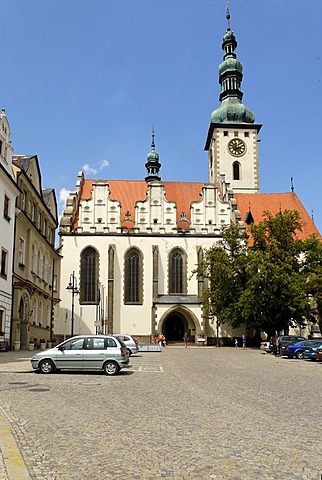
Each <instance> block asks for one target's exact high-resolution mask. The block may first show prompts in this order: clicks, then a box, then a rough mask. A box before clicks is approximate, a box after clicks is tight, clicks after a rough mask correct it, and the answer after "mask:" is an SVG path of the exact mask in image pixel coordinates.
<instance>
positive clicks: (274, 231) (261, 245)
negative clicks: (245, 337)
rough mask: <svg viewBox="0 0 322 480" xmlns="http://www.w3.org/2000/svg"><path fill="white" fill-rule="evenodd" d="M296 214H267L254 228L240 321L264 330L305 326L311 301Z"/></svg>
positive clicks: (241, 297)
mask: <svg viewBox="0 0 322 480" xmlns="http://www.w3.org/2000/svg"><path fill="white" fill-rule="evenodd" d="M301 228H302V227H301V221H300V215H299V213H298V212H297V211H289V210H285V211H284V212H283V213H282V212H281V213H279V214H277V215H275V216H273V215H271V214H270V213H269V212H265V214H264V219H263V221H262V222H260V223H259V224H258V225H254V224H253V225H251V227H250V232H251V234H252V238H253V245H252V246H251V247H250V252H249V255H248V262H247V285H246V288H245V289H244V291H243V293H242V295H241V296H240V299H239V302H238V307H237V308H238V310H239V311H240V318H241V322H244V323H246V324H247V325H249V326H252V327H255V328H259V329H261V330H264V331H265V332H266V333H267V334H268V335H271V334H273V333H274V332H275V331H278V332H280V331H282V330H284V333H287V331H288V329H289V327H295V326H298V327H300V328H301V327H304V326H305V324H306V323H305V322H306V319H307V318H308V316H309V310H310V305H309V299H308V297H307V294H306V288H305V280H304V277H303V275H301V273H300V269H301V261H300V252H301V251H302V250H303V242H301V241H300V240H298V239H297V238H296V232H297V231H299V230H301Z"/></svg>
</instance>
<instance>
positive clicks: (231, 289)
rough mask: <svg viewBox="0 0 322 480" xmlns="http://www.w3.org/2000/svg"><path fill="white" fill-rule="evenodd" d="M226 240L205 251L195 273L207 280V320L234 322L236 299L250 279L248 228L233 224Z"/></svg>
mask: <svg viewBox="0 0 322 480" xmlns="http://www.w3.org/2000/svg"><path fill="white" fill-rule="evenodd" d="M222 236H223V238H222V240H221V241H219V242H218V243H217V244H216V245H214V246H213V247H211V248H210V249H208V250H206V251H205V252H204V258H203V261H202V262H201V263H200V264H199V265H198V267H197V269H196V270H194V272H193V274H196V275H197V276H198V277H201V278H204V279H205V280H206V288H205V290H204V293H203V307H204V314H205V316H206V317H208V318H210V317H215V316H216V317H217V319H218V320H219V322H220V323H226V322H228V323H233V321H234V318H235V315H236V311H235V308H234V307H235V305H236V300H237V299H238V298H239V296H240V294H241V292H242V290H243V288H244V285H243V284H244V282H245V279H246V276H245V275H246V274H245V270H246V261H247V238H246V234H245V231H244V229H241V228H240V227H239V226H238V225H230V226H229V227H224V228H223V230H222Z"/></svg>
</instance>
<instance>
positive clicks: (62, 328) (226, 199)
mask: <svg viewBox="0 0 322 480" xmlns="http://www.w3.org/2000/svg"><path fill="white" fill-rule="evenodd" d="M227 20H228V28H227V31H226V33H225V35H224V38H223V44H222V48H223V51H224V58H223V62H222V64H221V65H220V66H219V81H220V84H221V93H220V97H219V100H220V106H219V108H218V109H216V110H215V111H214V112H213V113H212V115H211V121H210V124H209V129H208V135H207V139H206V145H205V149H206V150H207V151H208V172H209V178H208V183H202V182H199V183H198V182H167V181H162V179H161V176H160V168H161V163H160V158H159V155H158V154H157V152H156V147H155V139H154V133H153V135H152V144H151V151H150V153H149V154H148V156H147V161H146V163H145V167H146V177H145V179H142V180H132V181H125V180H104V179H99V180H95V179H86V178H85V176H84V173H83V172H80V173H79V174H78V177H77V182H76V187H75V190H74V191H73V192H71V193H70V195H69V197H68V199H67V203H66V207H65V210H64V213H63V216H62V218H61V221H60V228H59V236H60V246H59V249H58V252H59V254H60V255H61V257H62V260H61V276H60V286H61V290H60V299H61V301H60V304H59V305H58V306H56V307H55V308H56V311H55V324H54V332H55V334H56V335H57V336H59V338H60V339H61V338H65V337H67V336H70V335H72V334H81V333H95V332H102V333H128V334H132V335H134V336H136V337H137V338H138V339H140V340H141V341H151V340H153V338H154V337H155V336H156V335H157V334H158V333H160V332H163V333H164V335H165V336H166V338H167V339H168V340H170V341H171V340H172V341H181V340H182V337H183V335H184V333H185V332H188V333H189V335H190V339H191V341H195V342H197V340H198V338H205V339H206V341H207V342H208V344H212V343H215V340H216V338H217V337H218V336H219V337H220V338H221V339H228V338H230V337H231V336H232V335H237V336H238V335H241V334H242V333H248V332H244V331H242V330H239V331H234V332H232V331H231V329H230V327H227V326H225V325H222V326H218V325H217V324H216V320H215V319H214V318H206V317H205V316H204V312H203V308H202V292H203V289H204V281H203V279H199V278H197V277H196V276H192V275H191V274H192V271H193V270H194V269H195V268H196V266H197V264H198V262H200V261H201V260H202V258H203V252H204V250H205V249H208V248H210V247H211V246H213V245H214V243H216V242H218V241H219V240H220V239H221V238H222V237H221V232H222V227H223V226H226V225H229V224H231V223H236V222H239V224H240V226H241V227H242V228H246V224H245V218H246V215H247V213H248V212H249V211H251V213H252V217H256V216H257V218H255V221H256V220H257V221H260V220H261V213H262V212H263V210H265V209H267V210H270V209H271V208H274V206H275V205H276V212H277V211H278V210H279V209H282V210H284V209H297V210H299V211H300V213H301V216H302V220H303V222H304V233H303V234H304V235H306V236H308V235H309V234H310V233H314V232H317V229H316V228H315V226H314V223H313V221H312V220H311V219H310V217H309V215H308V214H307V212H306V211H305V209H304V207H303V206H302V204H301V202H300V200H299V199H298V197H297V196H296V194H295V193H294V192H288V193H283V194H269V195H268V196H267V195H265V194H261V193H260V185H259V158H258V134H259V131H260V128H261V125H259V124H256V123H255V116H254V114H253V112H252V111H251V110H249V109H248V108H247V107H246V106H245V105H244V104H243V102H242V98H243V93H242V91H241V83H242V77H243V75H242V64H241V63H240V62H239V61H238V59H237V57H236V53H235V49H236V47H237V42H236V38H235V35H234V33H233V32H232V30H231V29H230V24H229V14H227ZM317 233H318V232H317ZM67 287H69V288H67Z"/></svg>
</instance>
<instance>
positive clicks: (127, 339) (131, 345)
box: [113, 333, 139, 355]
mask: <svg viewBox="0 0 322 480" xmlns="http://www.w3.org/2000/svg"><path fill="white" fill-rule="evenodd" d="M113 337H116V338H118V339H119V340H121V341H122V342H123V343H124V344H125V346H126V348H127V350H128V352H129V355H133V354H134V353H138V351H139V347H138V341H137V339H136V338H134V337H132V335H127V334H125V335H124V334H122V333H113Z"/></svg>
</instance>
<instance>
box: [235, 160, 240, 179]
mask: <svg viewBox="0 0 322 480" xmlns="http://www.w3.org/2000/svg"><path fill="white" fill-rule="evenodd" d="M233 178H234V180H240V179H241V177H240V164H239V163H238V162H234V164H233Z"/></svg>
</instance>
